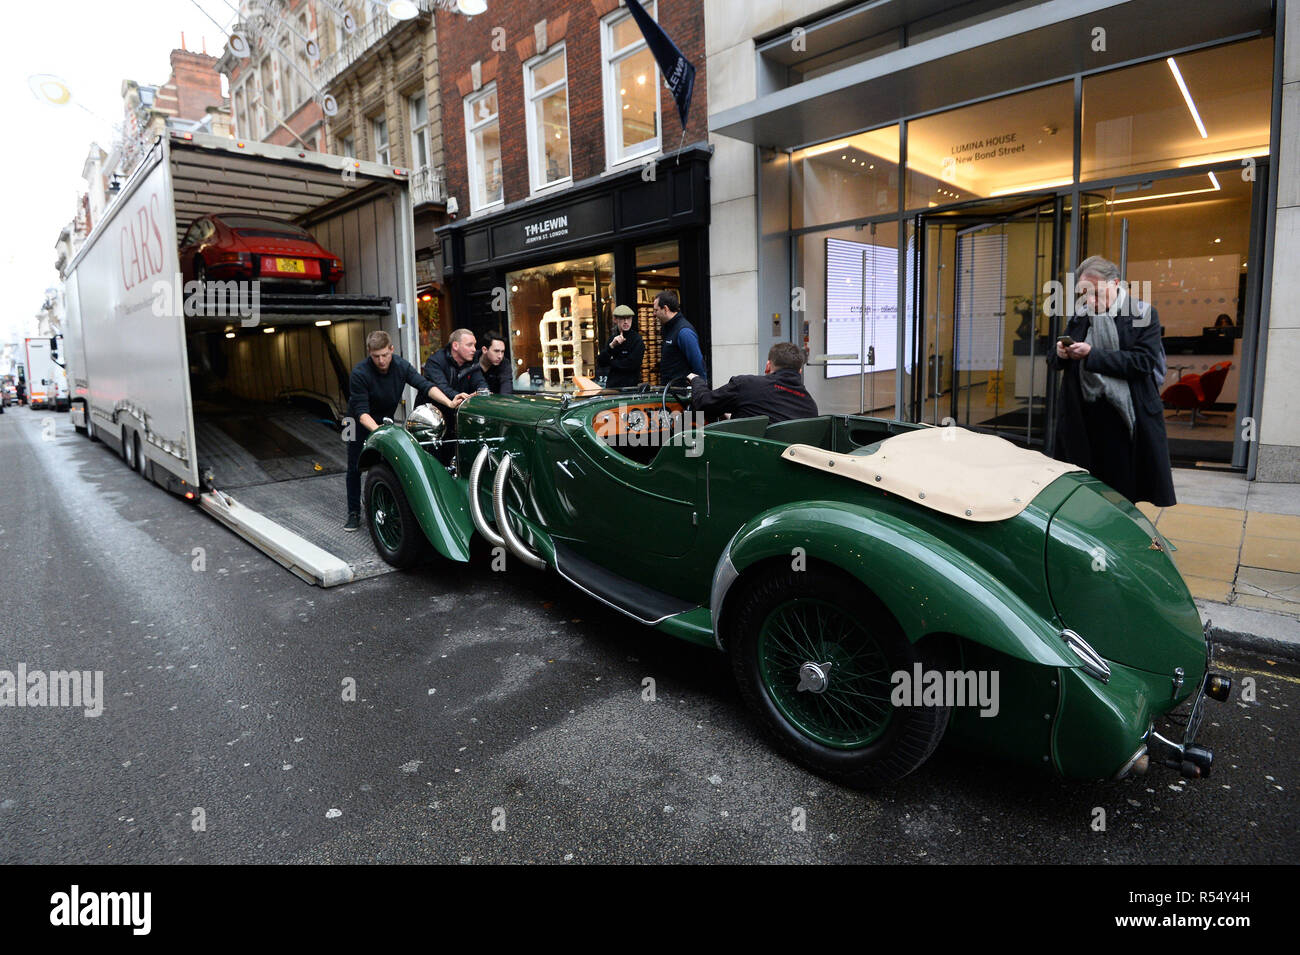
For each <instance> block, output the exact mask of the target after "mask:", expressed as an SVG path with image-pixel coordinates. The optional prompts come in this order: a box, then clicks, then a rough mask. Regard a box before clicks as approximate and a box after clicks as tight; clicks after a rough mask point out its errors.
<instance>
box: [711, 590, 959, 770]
mask: <svg viewBox="0 0 1300 955" xmlns="http://www.w3.org/2000/svg"><path fill="white" fill-rule="evenodd" d="M731 617H732V623H731V624H730V625H729V626H728V627H727V631H728V638H729V639H728V646H729V649H730V650H731V657H732V668H733V670H734V672H735V675H736V680H737V682H738V683H739V685H740V692H741V695H742V696H743V697H744V699H745V702H746V703H747V704H748V705H749V707H750V708H751V709H752V710H753V711H754V713H755V714H756V715H757V717H758V719H759V721H760V723H762V725H763V728H764V729H765V730H766V731H767V733H768V735H769V736H770V737H771V738H772V739H773V740H774V742H775V743H776V744H777V746H778V747H779V748H780V749H781V750H782V751H784V752H785V753H786V754H788V755H789V756H790V757H791V758H793V759H794V760H796V761H797V762H799V763H802V764H803V765H804V766H807V767H808V768H809V769H811V770H813V771H814V772H816V773H818V774H820V775H822V776H825V777H827V778H828V779H832V780H834V781H836V782H839V783H842V784H844V785H847V786H853V787H858V788H862V787H866V786H874V785H881V784H884V783H890V782H894V781H895V780H898V779H901V778H902V777H903V776H906V775H907V774H908V773H910V772H912V771H913V770H915V769H916V768H917V767H918V766H920V765H921V764H922V763H924V762H925V761H926V759H928V758H929V756H930V754H931V753H932V752H934V749H935V747H936V746H938V744H939V740H940V738H941V737H942V736H943V732H944V729H945V728H946V727H947V725H948V714H949V708H948V707H946V706H908V705H900V706H895V705H894V704H893V702H892V701H891V695H892V690H893V685H892V682H891V680H892V676H893V674H894V673H896V672H899V671H903V672H906V673H907V674H908V675H909V677H911V676H912V674H913V666H914V665H915V664H917V663H920V664H921V665H922V668H923V669H924V670H930V669H937V668H938V667H940V666H942V663H943V661H941V660H939V659H938V658H937V654H936V652H935V651H934V650H933V649H929V650H927V648H925V647H922V646H917V645H914V644H911V643H909V642H908V640H907V638H906V637H905V636H904V634H903V631H902V629H901V628H900V627H899V625H898V623H897V621H895V620H894V618H893V616H892V615H891V614H890V613H889V611H888V609H887V608H886V607H885V606H884V604H883V603H881V601H880V600H879V598H877V597H876V596H875V595H874V594H872V593H871V592H870V591H869V590H868V589H867V588H866V587H864V586H863V585H862V584H861V583H860V582H859V581H857V580H855V579H854V578H852V577H850V576H848V575H847V574H844V573H842V572H840V571H838V570H834V569H830V568H825V567H821V566H814V565H810V566H809V567H808V568H807V569H804V570H793V569H790V568H788V567H787V566H785V565H780V566H776V567H770V568H767V569H766V570H760V571H759V572H758V576H757V577H755V578H754V579H753V580H752V581H751V582H749V585H748V586H747V588H746V590H745V591H744V592H743V593H742V594H741V595H740V604H739V606H737V607H736V608H735V610H734V612H733V613H732V614H731Z"/></svg>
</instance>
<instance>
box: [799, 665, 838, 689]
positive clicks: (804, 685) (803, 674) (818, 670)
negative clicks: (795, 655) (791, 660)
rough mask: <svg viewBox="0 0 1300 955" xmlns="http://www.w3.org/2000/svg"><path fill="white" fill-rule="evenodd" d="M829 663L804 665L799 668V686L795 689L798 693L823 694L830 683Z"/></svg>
mask: <svg viewBox="0 0 1300 955" xmlns="http://www.w3.org/2000/svg"><path fill="white" fill-rule="evenodd" d="M830 671H831V664H830V663H811V662H809V663H805V664H804V665H803V666H801V667H800V668H799V685H798V686H797V687H795V689H797V690H798V691H799V692H800V693H803V692H805V691H807V692H809V693H825V692H826V687H828V686H830V682H831V672H830Z"/></svg>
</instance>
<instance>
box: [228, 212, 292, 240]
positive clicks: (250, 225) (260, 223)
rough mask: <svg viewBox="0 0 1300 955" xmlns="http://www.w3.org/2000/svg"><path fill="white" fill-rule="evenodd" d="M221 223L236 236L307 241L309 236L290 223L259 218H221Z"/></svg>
mask: <svg viewBox="0 0 1300 955" xmlns="http://www.w3.org/2000/svg"><path fill="white" fill-rule="evenodd" d="M221 221H222V222H224V223H225V224H226V226H227V227H228V228H231V229H233V230H234V231H235V233H236V234H237V235H247V236H276V237H282V238H286V239H307V240H308V241H311V236H310V235H309V234H308V233H307V232H306V231H304V230H303V229H300V228H298V227H297V226H296V225H294V224H293V223H292V222H281V221H280V220H278V219H264V218H262V217H261V216H222V217H221Z"/></svg>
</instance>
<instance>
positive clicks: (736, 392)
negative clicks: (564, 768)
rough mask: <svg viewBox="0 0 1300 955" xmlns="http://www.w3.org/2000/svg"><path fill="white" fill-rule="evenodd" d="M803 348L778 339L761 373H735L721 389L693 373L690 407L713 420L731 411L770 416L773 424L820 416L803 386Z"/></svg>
mask: <svg viewBox="0 0 1300 955" xmlns="http://www.w3.org/2000/svg"><path fill="white" fill-rule="evenodd" d="M802 368H803V350H802V349H800V348H799V347H798V346H797V345H793V344H791V343H790V342H777V343H776V344H775V345H773V346H772V348H771V350H770V351H768V353H767V364H766V365H765V366H764V367H763V374H761V375H736V376H735V377H734V378H732V379H731V380H730V381H729V382H727V383H726V384H725V385H723V386H722V387H721V388H713V389H710V388H709V383H708V382H707V381H705V380H704V379H703V378H702V377H700V376H699V375H695V374H692V375H690V376H688V377H689V379H690V382H691V407H692V408H694V409H695V410H696V411H699V412H701V413H703V415H704V416H705V417H706V418H707V419H708V420H710V421H716V420H717V419H719V418H721V417H722V416H723V415H724V414H726V413H728V412H730V414H731V416H732V417H733V418H755V417H758V416H760V415H767V417H768V418H769V419H770V422H769V423H771V424H776V423H777V422H778V421H789V420H791V419H793V418H815V417H817V402H815V401H813V398H812V395H810V394H808V389H807V388H805V387H804V386H803V375H802V374H801V373H800V370H801V369H802Z"/></svg>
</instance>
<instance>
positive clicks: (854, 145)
mask: <svg viewBox="0 0 1300 955" xmlns="http://www.w3.org/2000/svg"><path fill="white" fill-rule="evenodd" d="M790 158H791V162H790V169H791V175H792V176H793V180H794V195H795V196H796V197H797V198H796V199H795V201H794V204H793V206H794V207H793V209H792V210H791V212H792V216H793V220H794V223H793V227H794V228H796V229H798V228H804V227H807V226H813V225H825V224H828V223H831V222H844V221H846V220H849V219H865V218H868V217H871V216H879V215H896V214H897V212H898V126H887V127H885V128H884V129H876V130H872V131H871V132H869V133H861V134H859V135H857V136H850V137H849V138H847V139H838V140H836V141H835V142H832V143H821V144H819V145H816V146H809V147H808V148H807V149H801V150H799V151H798V152H796V153H794V155H793V156H791V157H790Z"/></svg>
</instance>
